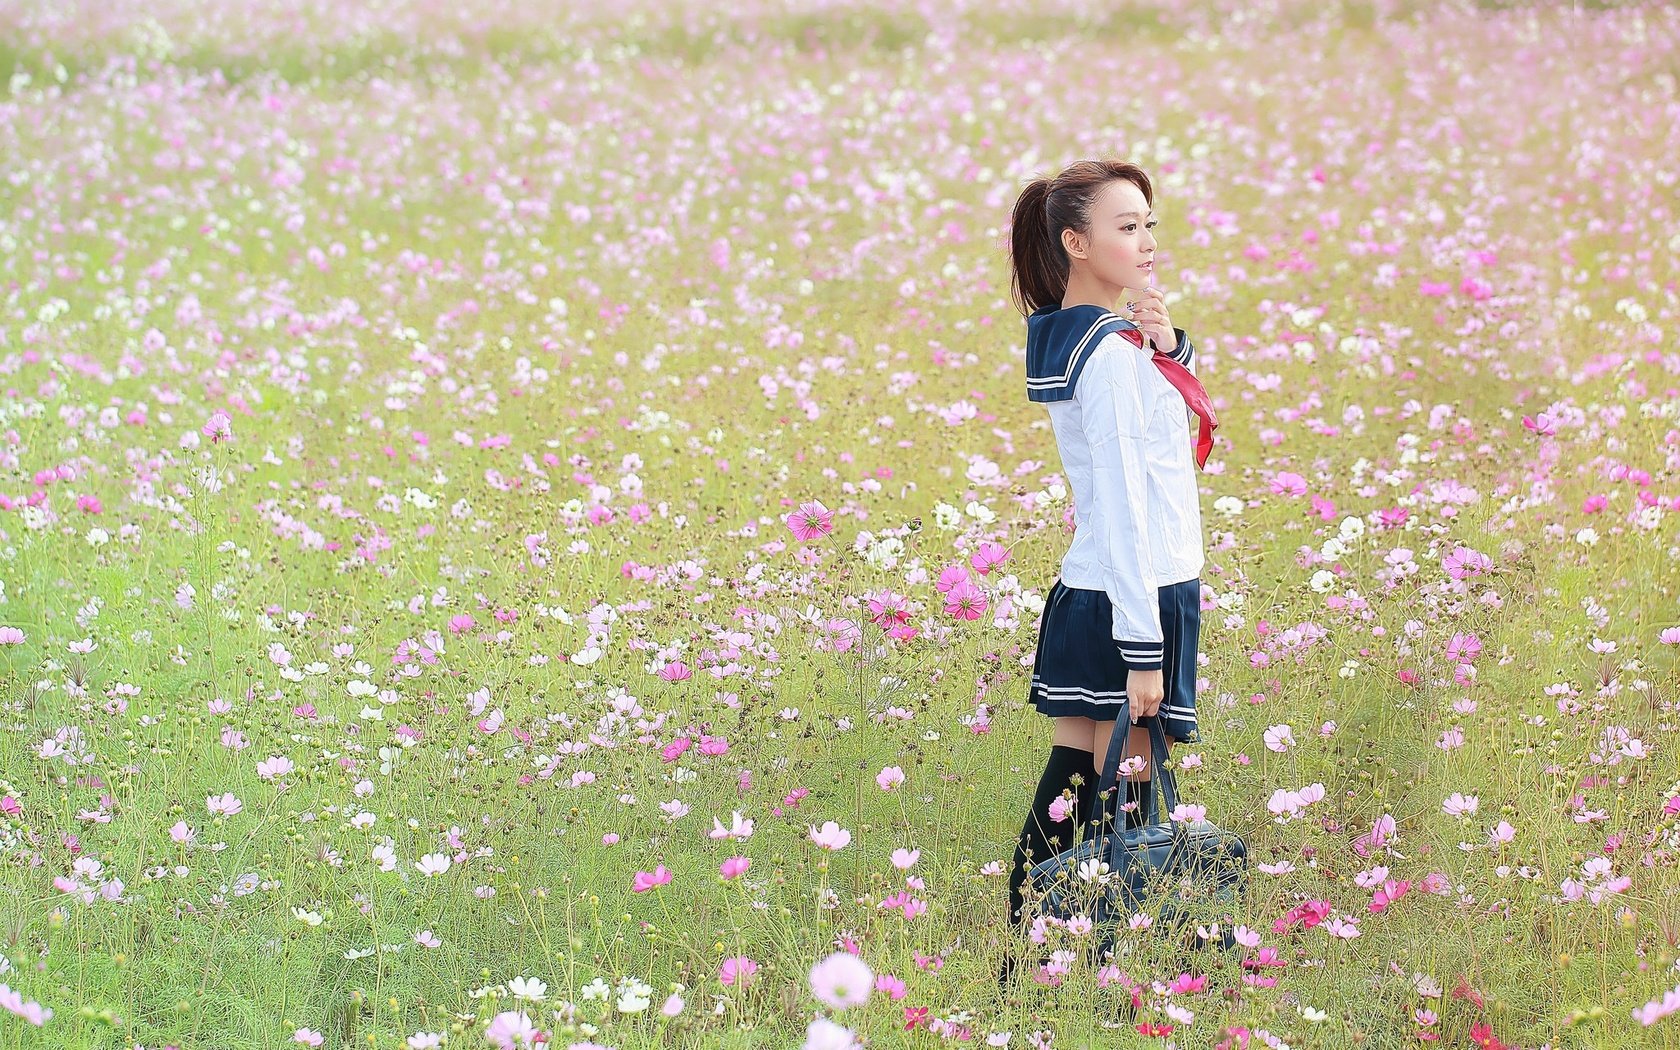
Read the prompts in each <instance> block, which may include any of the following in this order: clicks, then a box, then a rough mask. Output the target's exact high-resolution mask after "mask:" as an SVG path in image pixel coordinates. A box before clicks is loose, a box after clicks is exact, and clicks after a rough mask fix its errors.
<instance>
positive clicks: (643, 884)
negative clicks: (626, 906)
mask: <svg viewBox="0 0 1680 1050" xmlns="http://www.w3.org/2000/svg"><path fill="white" fill-rule="evenodd" d="M670 881H671V873H670V872H669V871H666V870H665V865H663V864H660V865H658V866H656V867H655V868H654V869H653V870H652V871H651V872H649V871H638V872H636V878H635V880H634V881H633V882H631V884H630V892H631V893H646V892H647V891H648V890H651V889H653V888H654V887H655V886H663V885H665V884H666V883H667V882H670Z"/></svg>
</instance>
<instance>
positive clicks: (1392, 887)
mask: <svg viewBox="0 0 1680 1050" xmlns="http://www.w3.org/2000/svg"><path fill="white" fill-rule="evenodd" d="M1411 888H1412V883H1411V880H1409V879H1401V880H1399V881H1398V882H1396V881H1395V880H1394V879H1388V880H1386V881H1385V882H1384V883H1383V884H1382V885H1381V886H1379V887H1377V891H1376V893H1375V894H1373V895H1372V899H1371V903H1370V904H1369V905H1367V907H1368V908H1370V910H1371V911H1372V912H1375V913H1381V912H1384V911H1387V910H1388V906H1389V905H1391V904H1393V903H1394V902H1395V901H1397V900H1399V899H1400V898H1401V897H1404V896H1405V895H1406V894H1407V892H1408V891H1410V890H1411Z"/></svg>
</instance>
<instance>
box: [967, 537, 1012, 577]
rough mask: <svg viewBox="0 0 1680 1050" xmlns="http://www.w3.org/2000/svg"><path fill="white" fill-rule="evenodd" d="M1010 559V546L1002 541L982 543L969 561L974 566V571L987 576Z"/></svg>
mask: <svg viewBox="0 0 1680 1050" xmlns="http://www.w3.org/2000/svg"><path fill="white" fill-rule="evenodd" d="M1008 560H1009V548H1007V547H1005V546H1004V545H1003V544H1001V543H991V542H987V543H982V544H981V545H980V549H979V550H978V551H976V552H975V553H974V556H973V557H971V558H969V559H968V563H969V564H970V565H972V566H974V571H975V572H978V573H979V574H980V575H982V576H985V575H987V574H988V573H990V572H991V571H992V570H993V569H995V568H997V567H998V566H999V565H1002V564H1003V563H1004V562H1006V561H1008Z"/></svg>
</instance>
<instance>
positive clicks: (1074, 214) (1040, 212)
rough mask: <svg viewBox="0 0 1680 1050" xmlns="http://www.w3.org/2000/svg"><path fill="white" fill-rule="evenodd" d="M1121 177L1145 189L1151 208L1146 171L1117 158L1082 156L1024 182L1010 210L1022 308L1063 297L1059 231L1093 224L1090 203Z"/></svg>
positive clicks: (1014, 279)
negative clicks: (1049, 173)
mask: <svg viewBox="0 0 1680 1050" xmlns="http://www.w3.org/2000/svg"><path fill="white" fill-rule="evenodd" d="M1117 179H1125V180H1126V181H1128V182H1130V183H1132V184H1133V185H1135V186H1136V187H1137V188H1138V189H1140V190H1142V191H1143V199H1144V200H1145V201H1147V202H1148V203H1149V206H1150V207H1151V208H1153V207H1154V206H1155V193H1154V190H1153V189H1151V188H1150V185H1149V176H1148V175H1145V174H1144V172H1143V169H1142V168H1140V167H1138V166H1137V165H1136V164H1128V163H1126V162H1125V161H1119V160H1081V161H1076V162H1074V163H1072V164H1069V165H1068V166H1067V167H1065V168H1063V169H1062V170H1061V173H1060V174H1058V175H1057V176H1056V177H1055V178H1046V177H1045V176H1042V175H1040V176H1039V177H1038V178H1036V179H1033V180H1032V181H1031V182H1029V183H1027V188H1026V189H1024V190H1022V191H1021V196H1020V197H1019V198H1018V199H1017V200H1016V201H1015V210H1014V211H1013V212H1011V213H1010V216H1009V262H1010V269H1011V271H1012V273H1011V275H1010V291H1011V292H1012V293H1013V295H1014V299H1015V305H1016V306H1017V307H1019V308H1020V310H1021V312H1022V313H1023V314H1030V313H1032V312H1033V311H1035V310H1037V309H1038V308H1039V307H1041V306H1046V305H1048V304H1050V303H1053V302H1058V303H1059V302H1061V300H1062V296H1063V295H1065V294H1067V282H1068V270H1069V268H1070V266H1071V265H1072V264H1071V261H1070V260H1069V259H1068V255H1067V250H1066V249H1064V248H1063V247H1062V231H1063V230H1065V229H1067V228H1069V227H1072V228H1073V229H1074V230H1075V231H1077V232H1079V233H1088V232H1090V229H1091V205H1092V203H1094V202H1095V201H1096V199H1097V194H1099V193H1101V192H1102V191H1103V187H1105V186H1107V185H1108V184H1109V183H1111V182H1114V181H1115V180H1117Z"/></svg>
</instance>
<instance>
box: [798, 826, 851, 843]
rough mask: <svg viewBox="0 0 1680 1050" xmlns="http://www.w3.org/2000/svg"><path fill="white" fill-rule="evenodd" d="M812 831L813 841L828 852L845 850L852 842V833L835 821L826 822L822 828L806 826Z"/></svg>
mask: <svg viewBox="0 0 1680 1050" xmlns="http://www.w3.org/2000/svg"><path fill="white" fill-rule="evenodd" d="M806 826H807V827H809V828H810V831H811V841H812V842H814V843H816V844H817V845H818V846H821V847H822V848H823V849H826V850H837V849H843V848H845V845H846V843H848V842H850V841H852V833H851V832H849V831H847V830H846V829H845V828H843V827H841V826H840V825H838V824H836V823H835V822H834V821H832V820H829V821H824V822H823V826H822V828H821V829H820V830H819V829H818V828H816V827H814V826H812V825H806Z"/></svg>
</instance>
